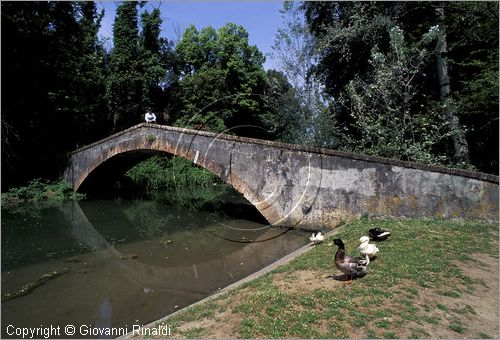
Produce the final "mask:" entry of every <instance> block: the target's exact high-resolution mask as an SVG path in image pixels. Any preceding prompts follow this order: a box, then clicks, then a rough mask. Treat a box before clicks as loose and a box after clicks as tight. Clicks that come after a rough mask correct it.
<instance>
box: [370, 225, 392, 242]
mask: <svg viewBox="0 0 500 340" xmlns="http://www.w3.org/2000/svg"><path fill="white" fill-rule="evenodd" d="M368 235H370V238H371V239H372V240H373V241H383V240H386V239H387V238H388V237H389V236H391V232H390V231H387V230H383V229H380V228H372V229H370V230H368Z"/></svg>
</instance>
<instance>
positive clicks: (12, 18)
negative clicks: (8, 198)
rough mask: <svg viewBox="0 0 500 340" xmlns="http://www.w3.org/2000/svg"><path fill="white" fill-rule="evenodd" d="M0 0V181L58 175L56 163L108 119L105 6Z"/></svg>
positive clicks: (101, 132) (98, 133)
mask: <svg viewBox="0 0 500 340" xmlns="http://www.w3.org/2000/svg"><path fill="white" fill-rule="evenodd" d="M1 6H2V11H1V15H2V47H3V52H2V65H4V66H5V67H3V68H2V80H3V81H4V82H5V84H8V86H4V87H3V89H2V98H3V100H2V181H3V182H2V184H3V185H4V187H7V186H16V185H17V186H18V185H23V184H25V183H26V181H27V180H28V179H32V178H35V177H46V178H56V172H57V170H58V169H55V168H54V164H58V163H59V162H60V161H61V159H62V158H63V157H64V155H65V154H66V152H68V151H70V150H73V149H74V148H75V147H76V146H77V145H82V144H85V143H90V142H92V141H95V140H96V139H98V138H102V137H104V136H105V135H107V134H108V130H107V128H108V127H109V124H107V123H106V118H107V117H106V106H105V102H104V99H103V96H102V94H103V93H104V86H105V79H104V77H105V53H104V48H103V45H102V42H101V41H99V39H98V37H97V32H98V30H99V27H100V23H101V20H102V16H103V13H102V12H101V13H98V11H97V6H96V4H95V3H94V2H57V1H55V2H12V3H2V4H1ZM28 80H29V81H28ZM62 123H64V128H61V126H62V125H61V124H62ZM27 155H29V157H28V156H27ZM33 164H37V166H36V167H34V166H33Z"/></svg>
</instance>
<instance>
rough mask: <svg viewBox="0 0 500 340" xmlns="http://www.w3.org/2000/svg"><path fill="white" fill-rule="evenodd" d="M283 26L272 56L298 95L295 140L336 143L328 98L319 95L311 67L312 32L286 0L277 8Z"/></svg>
mask: <svg viewBox="0 0 500 340" xmlns="http://www.w3.org/2000/svg"><path fill="white" fill-rule="evenodd" d="M281 13H282V18H283V23H284V27H283V28H280V29H278V33H277V34H276V38H275V43H274V46H273V54H274V57H275V58H276V59H277V60H278V61H279V63H280V69H281V70H282V71H283V72H284V74H285V75H286V76H287V78H288V79H289V81H290V82H291V84H292V86H293V88H294V92H295V96H296V97H297V98H298V99H299V101H300V105H299V107H298V110H299V111H298V112H300V113H301V114H302V117H301V119H299V120H298V121H297V122H300V123H301V125H300V126H297V125H296V128H297V129H298V131H296V133H294V134H295V135H296V136H301V137H300V139H299V140H297V141H296V142H298V143H301V144H310V145H315V146H321V147H330V148H334V147H336V146H337V134H338V133H337V130H336V129H335V124H334V121H333V120H332V116H331V115H330V113H329V109H328V102H327V100H325V98H324V97H323V96H322V87H321V83H320V81H319V79H318V78H317V77H316V74H314V73H313V72H312V69H313V68H314V67H316V65H317V63H316V56H315V51H314V36H313V35H312V33H311V32H310V29H309V27H308V26H307V24H306V22H305V20H304V18H303V16H302V12H301V9H300V4H297V3H294V2H290V1H286V2H284V3H283V9H282V10H281Z"/></svg>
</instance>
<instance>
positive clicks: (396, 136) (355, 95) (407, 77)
mask: <svg viewBox="0 0 500 340" xmlns="http://www.w3.org/2000/svg"><path fill="white" fill-rule="evenodd" d="M438 34H439V28H437V27H432V28H431V29H430V30H429V32H428V33H426V34H425V35H424V36H423V37H422V40H421V42H420V44H418V45H416V46H409V44H408V43H407V42H406V39H405V36H404V32H403V31H402V30H401V29H400V28H399V27H397V26H395V27H393V28H392V29H391V30H390V32H389V36H390V46H391V48H390V51H389V52H388V53H386V54H385V53H382V52H380V51H379V49H378V47H377V46H375V47H374V48H373V49H372V55H371V58H370V60H369V63H370V66H371V71H370V72H369V73H368V74H367V75H366V76H365V77H361V76H357V77H356V78H355V79H354V80H351V81H350V82H349V84H348V85H347V87H346V95H345V96H341V102H343V103H346V105H349V112H350V114H351V115H352V116H353V118H354V121H355V126H356V128H357V129H358V130H359V132H360V138H359V139H354V138H353V139H352V140H350V143H351V144H352V149H354V150H355V151H358V152H363V153H367V154H374V155H379V156H384V157H390V158H398V159H402V160H406V161H416V162H421V163H432V164H436V163H440V162H443V161H446V155H443V154H437V155H436V154H435V148H436V146H437V145H439V143H440V142H441V141H442V140H443V139H444V138H446V137H447V136H448V135H449V134H448V133H447V130H448V129H447V124H446V120H445V119H444V117H442V114H441V113H440V110H439V107H438V106H437V105H433V106H434V107H433V109H429V106H427V105H425V106H424V105H422V104H420V103H421V100H417V98H418V96H419V95H421V94H420V89H419V87H420V85H419V83H418V78H419V76H421V73H422V70H423V67H424V65H425V63H426V60H427V58H428V55H429V54H430V51H432V50H433V47H431V46H430V42H432V41H433V40H434V39H435V36H436V35H438ZM428 104H429V105H430V103H428ZM351 138H352V137H351Z"/></svg>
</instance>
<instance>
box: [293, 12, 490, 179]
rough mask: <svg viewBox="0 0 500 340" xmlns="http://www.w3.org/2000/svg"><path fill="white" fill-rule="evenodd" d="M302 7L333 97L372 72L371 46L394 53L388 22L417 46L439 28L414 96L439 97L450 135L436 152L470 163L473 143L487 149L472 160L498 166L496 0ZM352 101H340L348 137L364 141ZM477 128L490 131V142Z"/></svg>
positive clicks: (342, 127)
mask: <svg viewBox="0 0 500 340" xmlns="http://www.w3.org/2000/svg"><path fill="white" fill-rule="evenodd" d="M301 8H302V10H303V12H304V17H305V19H306V22H307V24H308V26H309V28H310V30H311V32H313V34H314V37H315V48H316V50H317V51H318V54H317V57H318V65H317V66H315V67H313V71H314V72H315V73H316V74H317V75H318V76H319V77H320V79H322V81H323V84H324V86H325V91H326V92H327V93H328V94H329V95H331V96H333V98H334V99H338V98H339V97H340V95H342V94H345V91H346V87H347V85H348V84H349V82H350V81H352V80H353V79H357V78H358V77H361V78H363V79H364V78H366V76H367V75H368V74H369V73H370V69H369V65H370V64H369V63H368V60H369V59H370V57H371V49H372V47H373V46H375V45H377V46H378V48H379V51H380V52H381V53H383V54H387V53H389V51H390V43H389V35H388V34H387V33H386V32H387V31H388V29H390V28H391V27H394V26H399V27H401V29H402V30H403V31H404V32H405V33H406V36H407V41H408V46H412V45H414V44H417V43H418V41H419V39H420V37H421V36H422V35H423V34H424V33H425V31H426V30H427V29H428V28H429V27H431V26H437V27H439V29H440V35H438V36H437V37H436V38H437V39H436V47H437V49H435V51H434V52H435V53H434V54H430V55H429V57H428V60H427V62H426V64H425V65H424V68H423V72H422V76H420V77H418V79H417V80H418V83H419V88H420V92H421V93H422V95H421V96H417V97H415V98H414V100H415V101H422V102H420V103H419V104H420V105H424V106H426V102H427V101H428V100H435V101H440V102H441V105H442V109H441V113H442V116H443V117H445V118H446V120H447V122H448V127H449V138H447V139H446V142H445V141H443V143H440V146H439V148H440V150H438V153H439V154H442V153H443V152H448V153H449V155H450V157H448V160H449V165H454V166H459V167H471V164H470V163H468V161H467V158H468V155H467V153H468V152H467V145H468V148H470V149H471V150H475V151H479V150H480V149H482V150H484V151H488V156H487V157H484V154H482V153H481V152H479V153H478V152H471V153H470V154H471V155H473V156H471V162H472V163H473V165H477V166H479V167H480V169H482V170H483V171H493V172H498V169H497V167H496V166H492V165H493V164H498V151H497V150H498V127H497V125H498V124H491V122H492V120H495V119H496V117H493V116H492V115H491V114H490V112H493V110H492V109H493V107H498V91H497V90H496V89H498V63H497V62H492V60H497V59H498V57H497V56H498V29H497V28H498V3H494V2H481V3H472V2H461V3H458V2H457V3H454V2H446V3H444V2H440V3H433V2H305V3H303V5H302V7H301ZM445 47H446V48H445ZM494 58H496V59H494ZM479 75H481V76H479ZM479 77H484V78H482V80H479ZM493 79H495V81H493ZM487 84H488V85H487ZM494 93H496V95H495V94H494ZM424 94H425V97H424V96H423V95H424ZM478 96H480V97H481V98H482V99H483V102H482V103H481V105H480V106H481V107H482V108H483V110H482V111H480V112H479V111H477V110H476V109H473V108H472V107H471V105H470V103H472V102H477V101H475V100H474V98H477V97H478ZM344 97H346V96H344ZM349 107H351V106H350V105H345V106H344V107H342V106H337V107H336V112H335V116H336V121H337V122H338V124H339V128H340V130H341V131H343V132H344V133H345V134H346V135H347V136H349V137H350V138H352V139H354V140H360V134H361V132H360V131H359V130H358V129H357V125H356V122H355V121H354V119H353V116H352V115H350V113H349V112H348V110H347V108H349ZM476 108H477V106H476ZM471 109H472V111H469V110H471ZM472 112H474V114H472ZM429 114H430V115H432V113H429ZM472 116H474V118H472ZM478 130H482V131H483V132H488V133H487V142H486V143H485V142H484V138H483V137H482V136H481V137H480V136H479V134H478V133H477V131H478ZM479 155H481V156H479ZM485 160H486V162H485ZM486 164H488V165H486Z"/></svg>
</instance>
